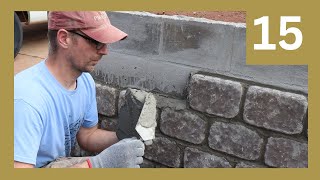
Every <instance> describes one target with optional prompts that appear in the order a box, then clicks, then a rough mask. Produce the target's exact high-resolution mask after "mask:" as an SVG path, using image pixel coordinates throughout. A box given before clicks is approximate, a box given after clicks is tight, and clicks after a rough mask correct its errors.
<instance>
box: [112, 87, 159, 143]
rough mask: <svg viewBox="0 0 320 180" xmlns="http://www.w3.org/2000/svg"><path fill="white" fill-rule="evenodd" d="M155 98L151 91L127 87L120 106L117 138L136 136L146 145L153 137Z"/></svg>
mask: <svg viewBox="0 0 320 180" xmlns="http://www.w3.org/2000/svg"><path fill="white" fill-rule="evenodd" d="M156 113H157V108H156V99H155V97H154V96H153V94H152V93H148V92H145V91H140V90H139V91H138V90H135V89H131V88H128V89H127V90H126V93H125V95H124V102H123V106H121V108H120V112H119V121H118V125H117V129H118V130H117V136H118V137H119V139H124V138H131V137H137V138H138V139H142V140H143V141H144V143H145V144H146V145H150V144H152V140H153V139H154V138H155V128H156V126H157V121H156Z"/></svg>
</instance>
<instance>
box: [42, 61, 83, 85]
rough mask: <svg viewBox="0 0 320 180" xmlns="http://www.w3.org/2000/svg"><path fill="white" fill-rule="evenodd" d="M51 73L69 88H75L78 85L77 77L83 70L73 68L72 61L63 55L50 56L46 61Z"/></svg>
mask: <svg viewBox="0 0 320 180" xmlns="http://www.w3.org/2000/svg"><path fill="white" fill-rule="evenodd" d="M45 64H46V66H47V68H48V69H49V71H50V73H51V74H52V75H53V76H54V77H55V78H56V80H57V81H58V82H59V83H60V84H61V85H62V86H63V87H64V88H66V89H67V90H75V89H76V86H77V78H78V77H79V76H80V75H81V72H79V71H76V70H75V69H72V67H71V65H70V63H69V62H68V61H67V60H66V59H62V58H61V57H60V58H59V57H57V56H55V57H52V56H48V58H47V60H46V62H45Z"/></svg>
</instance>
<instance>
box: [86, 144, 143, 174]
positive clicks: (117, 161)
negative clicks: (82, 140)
mask: <svg viewBox="0 0 320 180" xmlns="http://www.w3.org/2000/svg"><path fill="white" fill-rule="evenodd" d="M144 148H145V147H144V144H143V142H142V141H140V140H138V139H136V138H127V139H123V140H121V141H119V142H118V143H116V144H113V145H112V146H110V147H108V148H107V149H105V150H103V151H102V152H101V153H100V154H98V155H96V156H93V157H90V158H89V160H90V162H91V165H92V168H140V166H139V164H141V163H142V162H143V158H142V156H143V155H144Z"/></svg>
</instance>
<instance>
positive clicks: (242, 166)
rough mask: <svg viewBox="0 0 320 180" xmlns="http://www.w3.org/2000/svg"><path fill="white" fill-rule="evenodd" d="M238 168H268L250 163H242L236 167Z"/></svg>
mask: <svg viewBox="0 0 320 180" xmlns="http://www.w3.org/2000/svg"><path fill="white" fill-rule="evenodd" d="M236 168H267V166H264V165H261V164H255V163H249V162H240V163H238V164H237V165H236Z"/></svg>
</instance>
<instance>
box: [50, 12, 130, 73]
mask: <svg viewBox="0 0 320 180" xmlns="http://www.w3.org/2000/svg"><path fill="white" fill-rule="evenodd" d="M48 29H49V33H48V37H49V42H50V49H49V55H50V54H51V55H53V54H56V53H57V51H58V50H59V48H62V49H64V50H67V51H66V52H67V53H66V54H67V55H68V56H69V59H70V58H72V60H73V59H74V58H77V59H81V58H83V59H84V60H82V61H81V60H78V61H81V62H74V63H82V62H83V61H85V58H87V59H94V60H97V59H99V56H100V58H101V56H102V55H105V54H107V44H110V43H114V42H117V41H120V40H122V39H125V38H126V37H127V34H126V33H124V32H123V31H121V30H119V29H118V28H116V27H114V26H113V25H111V23H110V20H109V18H108V16H107V14H106V13H105V12H104V11H51V12H49V14H48ZM83 43H86V44H90V47H92V48H89V47H86V46H85V45H84V44H83ZM78 44H79V46H78ZM81 45H83V46H81ZM75 46H77V47H76V48H78V51H85V53H86V54H84V52H82V53H83V54H82V56H81V57H74V56H76V55H77V54H79V55H80V54H81V52H79V53H78V52H74V51H75V50H74V49H75ZM69 51H70V53H69ZM86 56H87V57H86ZM88 63H89V62H88ZM91 69H92V68H91Z"/></svg>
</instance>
